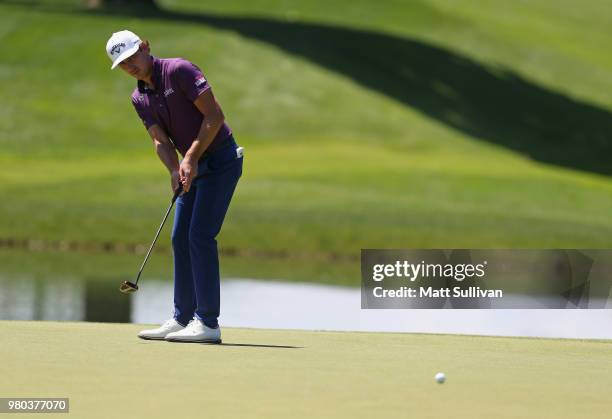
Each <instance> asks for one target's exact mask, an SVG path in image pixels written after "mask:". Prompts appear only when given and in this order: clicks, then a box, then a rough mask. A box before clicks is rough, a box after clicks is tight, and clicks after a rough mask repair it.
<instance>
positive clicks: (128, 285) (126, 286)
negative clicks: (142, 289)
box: [119, 281, 138, 294]
mask: <svg viewBox="0 0 612 419" xmlns="http://www.w3.org/2000/svg"><path fill="white" fill-rule="evenodd" d="M119 291H121V292H122V293H124V294H130V293H132V292H136V291H138V285H136V284H134V283H133V282H130V281H123V284H121V286H120V287H119Z"/></svg>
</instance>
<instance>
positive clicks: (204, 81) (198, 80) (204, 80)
mask: <svg viewBox="0 0 612 419" xmlns="http://www.w3.org/2000/svg"><path fill="white" fill-rule="evenodd" d="M204 83H206V79H205V78H204V77H200V78H199V79H197V80H196V82H195V85H196V87H200V86H201V85H203V84H204Z"/></svg>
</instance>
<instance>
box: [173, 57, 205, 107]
mask: <svg viewBox="0 0 612 419" xmlns="http://www.w3.org/2000/svg"><path fill="white" fill-rule="evenodd" d="M174 77H175V80H176V83H177V84H178V86H179V88H180V89H181V90H182V91H183V93H184V94H185V96H186V97H187V99H189V100H190V101H191V102H193V101H194V100H196V98H197V97H198V96H200V95H201V94H202V93H204V92H205V91H207V90H208V89H210V88H211V87H210V84H208V80H206V77H205V76H204V73H202V70H200V69H199V68H198V66H197V65H195V64H193V63H191V62H189V61H187V60H181V61H180V62H179V63H178V65H177V66H176V68H175V70H174Z"/></svg>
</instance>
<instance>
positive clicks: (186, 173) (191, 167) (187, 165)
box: [179, 157, 198, 192]
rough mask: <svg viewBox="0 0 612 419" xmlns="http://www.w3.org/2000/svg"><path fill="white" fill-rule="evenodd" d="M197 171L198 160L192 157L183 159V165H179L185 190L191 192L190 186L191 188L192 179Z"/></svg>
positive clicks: (180, 178)
mask: <svg viewBox="0 0 612 419" xmlns="http://www.w3.org/2000/svg"><path fill="white" fill-rule="evenodd" d="M197 173H198V162H197V160H193V161H192V159H190V158H189V157H185V158H184V159H183V161H181V166H180V167H179V180H180V181H181V183H182V184H183V190H184V191H185V192H189V188H191V181H192V180H193V178H194V177H195V176H196V174H197Z"/></svg>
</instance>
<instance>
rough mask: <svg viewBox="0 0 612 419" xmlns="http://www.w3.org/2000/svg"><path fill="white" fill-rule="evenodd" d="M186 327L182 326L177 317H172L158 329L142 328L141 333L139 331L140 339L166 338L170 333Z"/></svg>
mask: <svg viewBox="0 0 612 419" xmlns="http://www.w3.org/2000/svg"><path fill="white" fill-rule="evenodd" d="M184 328H185V326H181V324H180V323H179V322H177V321H176V319H174V318H172V319H170V320H168V321H166V322H165V323H164V324H162V325H161V326H160V327H158V328H157V329H148V330H142V331H141V332H140V333H138V337H139V338H140V339H152V340H164V338H165V337H166V335H167V334H168V333H172V332H178V331H179V330H182V329H184Z"/></svg>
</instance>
